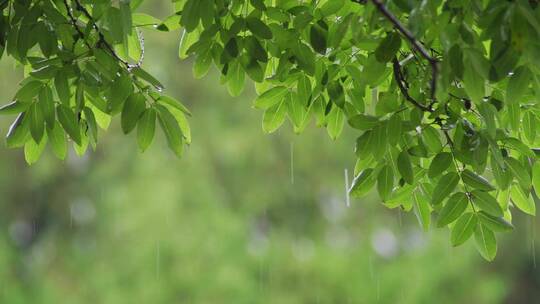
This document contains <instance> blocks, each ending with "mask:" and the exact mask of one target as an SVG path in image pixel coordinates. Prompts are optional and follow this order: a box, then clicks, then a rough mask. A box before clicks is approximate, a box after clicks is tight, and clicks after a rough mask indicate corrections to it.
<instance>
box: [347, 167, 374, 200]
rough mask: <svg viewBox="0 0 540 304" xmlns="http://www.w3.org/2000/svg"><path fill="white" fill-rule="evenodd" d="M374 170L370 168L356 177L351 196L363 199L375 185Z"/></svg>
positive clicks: (350, 192)
mask: <svg viewBox="0 0 540 304" xmlns="http://www.w3.org/2000/svg"><path fill="white" fill-rule="evenodd" d="M373 175H374V174H373V169H371V168H368V169H365V170H363V171H362V172H360V174H358V176H356V177H355V179H354V181H353V183H352V187H351V190H349V194H350V196H352V197H362V196H364V195H365V194H367V193H368V191H369V190H370V189H371V188H373V185H375V178H374V176H373Z"/></svg>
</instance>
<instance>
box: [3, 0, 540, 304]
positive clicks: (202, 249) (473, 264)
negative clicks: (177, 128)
mask: <svg viewBox="0 0 540 304" xmlns="http://www.w3.org/2000/svg"><path fill="white" fill-rule="evenodd" d="M147 2H148V1H147ZM169 5H170V3H169V1H152V5H150V4H149V3H147V6H146V7H145V8H142V9H141V10H142V11H145V12H150V13H152V14H153V15H155V16H157V17H165V16H166V15H167V12H170V11H171V9H170V7H169ZM145 38H146V59H145V63H144V64H145V68H147V69H148V70H150V71H151V72H153V73H154V74H155V75H156V76H158V78H159V79H161V80H163V82H164V83H165V84H166V85H167V87H166V92H167V93H168V94H170V95H172V96H175V97H178V98H180V99H181V100H182V101H183V102H184V103H185V104H187V105H188V106H189V107H190V109H191V110H192V112H193V117H192V118H191V119H190V122H191V127H192V132H193V143H192V145H191V146H190V147H189V149H187V151H186V153H185V156H184V157H183V158H182V159H177V158H175V157H174V155H173V154H172V152H170V151H169V150H168V148H167V147H166V143H165V142H164V139H163V136H162V134H159V136H158V138H157V140H156V141H155V142H154V144H153V145H152V147H151V148H150V149H149V150H148V151H147V152H146V153H144V154H140V153H139V152H138V150H137V146H136V140H135V137H134V134H131V135H130V136H124V135H122V132H121V130H120V128H119V121H118V119H116V120H115V121H113V124H112V125H111V128H110V129H109V131H108V132H106V133H101V134H100V136H101V138H100V144H99V145H98V149H97V151H95V152H93V151H92V152H89V153H87V154H86V155H85V156H84V157H77V156H75V154H74V153H71V155H70V156H69V158H68V159H67V160H66V161H63V162H62V161H58V160H56V159H55V158H54V157H53V155H52V153H51V152H50V151H47V152H45V154H44V156H43V157H42V159H41V160H40V161H39V162H38V163H37V164H35V165H33V166H31V167H29V166H27V165H26V164H25V162H24V156H23V152H22V150H8V149H6V148H5V145H3V146H1V148H0V166H1V168H2V170H1V171H0V200H1V203H0V303H197V304H199V303H201V304H202V303H240V304H242V303H280V304H287V303H306V304H309V303H314V304H316V303H540V269H539V268H537V267H536V261H535V256H536V255H537V250H536V249H535V238H536V234H537V233H536V232H537V231H538V227H539V226H538V224H536V223H535V221H537V220H535V219H530V218H527V217H525V216H521V215H517V216H516V217H515V226H516V230H515V231H514V232H513V233H510V234H507V235H504V236H501V237H500V238H499V253H498V256H497V258H496V260H495V261H494V262H493V263H487V262H484V261H483V260H482V258H481V257H480V256H479V254H477V253H476V251H475V249H474V242H473V241H472V240H470V241H469V242H467V243H466V244H465V245H464V246H461V247H459V248H452V247H451V246H450V245H449V240H448V238H449V233H448V231H447V230H443V229H433V230H432V231H431V232H429V233H425V232H423V231H422V230H421V229H420V227H419V225H418V224H417V221H416V218H415V215H414V214H413V213H410V214H404V213H403V214H402V213H401V212H400V211H399V210H388V209H386V208H385V207H383V206H382V204H380V202H379V201H378V200H377V198H376V196H375V195H371V196H368V197H367V198H365V199H363V200H351V205H350V207H347V206H346V197H345V178H344V170H345V169H348V171H349V172H352V170H353V166H354V153H353V151H352V147H353V146H354V145H353V143H354V140H355V134H354V132H353V131H351V130H348V131H345V133H344V135H343V136H342V137H341V138H340V139H339V140H338V141H337V142H332V141H331V140H330V139H329V137H328V136H327V135H326V132H325V130H324V129H318V128H315V127H314V126H312V127H310V128H308V129H307V130H306V131H305V133H304V134H302V135H300V136H298V135H294V134H293V133H292V131H291V128H290V127H289V126H285V127H283V128H282V129H281V130H279V131H278V132H277V133H276V134H272V135H266V134H264V133H263V132H262V129H261V116H262V115H261V113H260V112H259V111H257V110H254V109H251V101H252V100H253V97H254V96H255V94H254V90H253V88H252V85H251V84H249V85H248V87H247V89H246V92H245V93H244V94H243V96H241V97H240V98H230V97H229V96H228V94H227V92H226V88H225V87H223V86H221V85H220V84H219V74H218V72H217V71H216V70H213V71H212V72H211V73H210V75H209V76H207V77H206V78H205V79H203V80H194V79H193V77H192V74H191V62H190V61H189V60H188V61H184V62H181V61H180V60H179V59H178V58H177V55H176V54H177V46H178V41H179V33H178V32H175V33H154V32H145ZM21 78H22V71H21V69H20V68H17V67H14V66H13V63H12V62H11V61H9V60H8V59H6V58H3V59H2V61H1V62H0V100H2V103H7V102H9V101H10V98H11V97H12V96H13V94H14V92H15V90H16V87H17V83H18V81H19V80H20V79H21ZM13 118H14V117H0V128H1V132H2V133H4V134H5V133H6V132H7V128H8V126H9V124H10V122H11V120H13ZM349 175H351V176H349V179H352V174H349Z"/></svg>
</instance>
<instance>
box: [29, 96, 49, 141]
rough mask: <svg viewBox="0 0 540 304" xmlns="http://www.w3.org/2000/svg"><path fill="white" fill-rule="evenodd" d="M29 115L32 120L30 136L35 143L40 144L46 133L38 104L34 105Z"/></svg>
mask: <svg viewBox="0 0 540 304" xmlns="http://www.w3.org/2000/svg"><path fill="white" fill-rule="evenodd" d="M27 115H28V118H29V119H30V134H31V135H32V138H33V139H34V141H35V142H36V143H39V142H41V138H42V137H43V133H44V131H45V121H44V120H43V114H42V113H41V108H40V107H39V105H38V104H37V103H33V104H32V105H31V106H30V108H29V109H28V112H27Z"/></svg>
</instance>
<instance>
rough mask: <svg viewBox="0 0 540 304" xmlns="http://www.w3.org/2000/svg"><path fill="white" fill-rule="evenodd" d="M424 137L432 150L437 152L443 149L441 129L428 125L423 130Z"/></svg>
mask: <svg viewBox="0 0 540 304" xmlns="http://www.w3.org/2000/svg"><path fill="white" fill-rule="evenodd" d="M422 139H423V140H424V143H425V144H426V146H427V148H428V150H429V151H430V152H432V153H437V152H439V151H440V150H441V149H442V144H441V136H440V134H439V131H437V130H436V129H435V128H433V127H432V126H427V127H425V128H424V130H422Z"/></svg>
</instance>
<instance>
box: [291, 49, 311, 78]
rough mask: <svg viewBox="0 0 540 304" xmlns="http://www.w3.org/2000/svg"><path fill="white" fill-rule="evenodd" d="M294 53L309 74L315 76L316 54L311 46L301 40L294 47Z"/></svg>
mask: <svg viewBox="0 0 540 304" xmlns="http://www.w3.org/2000/svg"><path fill="white" fill-rule="evenodd" d="M294 54H295V57H296V61H297V62H298V66H299V67H300V68H301V69H302V70H304V71H305V72H306V73H307V74H308V75H310V76H313V75H314V74H315V62H316V59H315V54H314V53H313V51H312V50H311V48H310V47H309V46H307V45H306V44H304V43H302V42H299V43H298V44H297V45H296V47H295V48H294Z"/></svg>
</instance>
